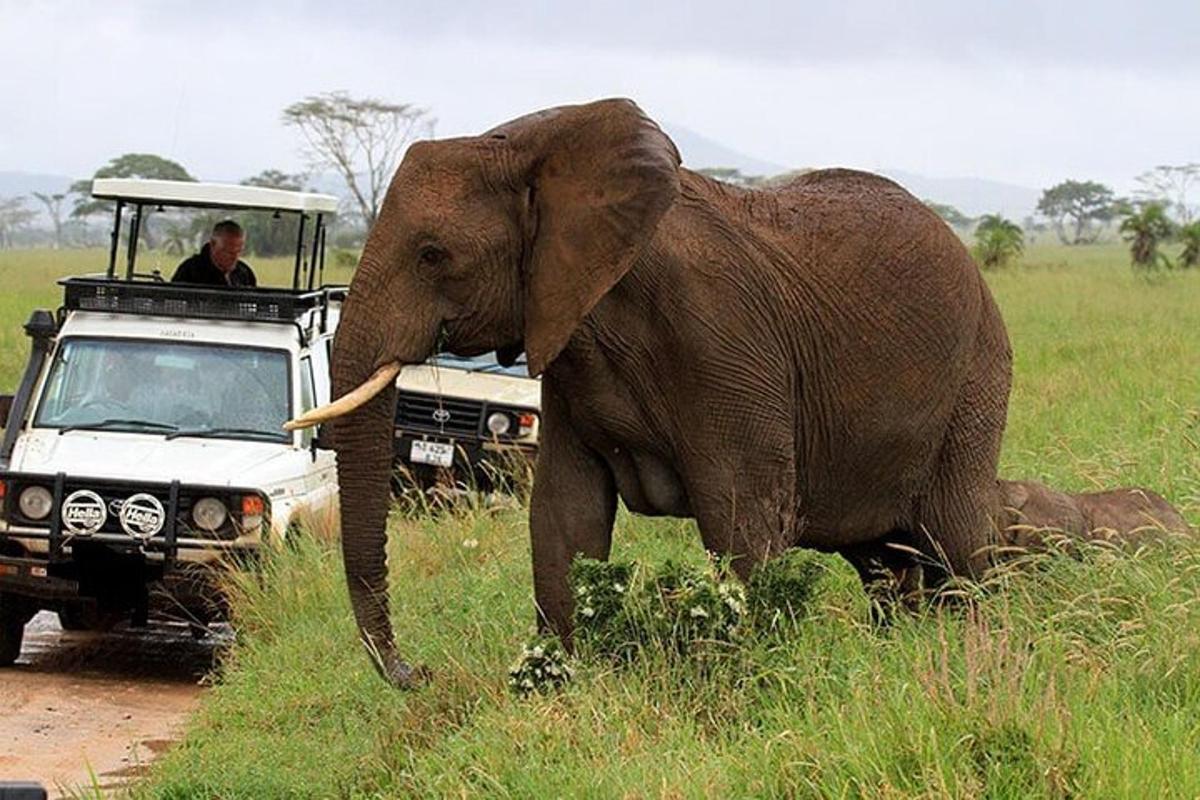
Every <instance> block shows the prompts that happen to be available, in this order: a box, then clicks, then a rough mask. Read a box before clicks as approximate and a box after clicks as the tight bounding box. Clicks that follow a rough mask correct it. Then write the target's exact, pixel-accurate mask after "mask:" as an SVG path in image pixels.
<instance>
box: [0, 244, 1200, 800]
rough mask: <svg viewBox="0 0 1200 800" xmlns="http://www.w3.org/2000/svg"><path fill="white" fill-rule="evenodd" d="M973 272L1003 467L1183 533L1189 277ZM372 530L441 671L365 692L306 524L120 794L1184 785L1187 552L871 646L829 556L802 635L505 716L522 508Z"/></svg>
mask: <svg viewBox="0 0 1200 800" xmlns="http://www.w3.org/2000/svg"><path fill="white" fill-rule="evenodd" d="M4 257H7V256H4ZM0 270H5V271H7V270H8V267H6V266H4V262H3V261H0ZM988 280H989V282H990V284H991V286H992V287H993V290H994V292H995V294H996V296H997V299H998V301H999V302H1000V304H1001V307H1002V311H1003V313H1004V316H1005V319H1006V321H1007V323H1008V328H1009V333H1010V336H1011V338H1012V341H1013V345H1014V349H1015V352H1016V365H1015V370H1016V376H1015V385H1014V390H1013V396H1012V400H1011V404H1010V417H1009V427H1008V432H1007V435H1006V439H1005V446H1004V451H1003V456H1002V468H1003V473H1004V474H1005V475H1006V476H1009V477H1028V478H1036V479H1041V480H1045V481H1048V482H1049V483H1051V484H1054V485H1056V486H1058V487H1061V488H1069V489H1088V488H1092V487H1095V486H1112V485H1118V484H1142V485H1148V486H1150V487H1152V488H1155V489H1157V490H1159V491H1162V492H1163V493H1164V494H1165V495H1167V496H1168V498H1170V499H1171V500H1172V501H1174V502H1176V503H1177V504H1179V505H1181V506H1182V507H1183V509H1184V511H1185V513H1186V514H1187V515H1188V516H1189V518H1190V519H1191V520H1192V521H1193V522H1196V521H1197V520H1198V519H1200V517H1198V515H1197V512H1198V511H1200V487H1198V486H1197V474H1198V470H1197V467H1198V466H1200V458H1198V455H1197V442H1200V433H1198V432H1197V431H1196V427H1197V424H1198V420H1200V401H1198V400H1197V397H1198V396H1200V395H1198V392H1197V390H1198V389H1200V386H1198V381H1200V369H1198V367H1200V324H1198V323H1200V276H1197V275H1192V274H1188V273H1180V274H1175V275H1170V276H1168V277H1167V278H1166V279H1165V280H1163V281H1161V282H1159V283H1153V284H1151V283H1147V282H1145V281H1140V280H1138V279H1136V278H1135V277H1134V276H1133V275H1132V274H1131V272H1130V270H1129V268H1128V264H1127V259H1126V254H1125V252H1124V250H1123V248H1121V247H1119V246H1098V247H1081V248H1059V247H1054V246H1044V245H1038V246H1033V247H1031V248H1030V249H1029V251H1027V253H1026V254H1025V257H1024V263H1023V264H1022V265H1020V266H1015V267H1010V268H1008V269H1006V270H1002V271H999V272H998V273H996V274H993V275H989V276H988ZM26 285H27V287H28V288H29V291H30V292H31V293H32V292H33V291H34V290H35V289H37V287H36V286H34V284H32V283H30V284H26ZM6 301H7V298H6ZM26 314H27V311H22V313H21V314H20V315H18V316H19V317H20V318H23V317H24V316H25V315H26ZM19 321H21V319H18V320H17V322H19ZM13 324H16V323H13ZM3 333H7V332H6V331H4V330H0V334H3ZM3 374H7V373H3ZM389 528H390V531H391V541H390V545H389V555H390V558H389V564H390V567H391V574H392V584H391V585H392V605H393V619H394V621H395V624H396V631H397V637H398V640H399V643H400V647H401V649H402V651H403V652H404V653H405V654H406V655H408V656H409V657H410V658H412V659H413V660H415V661H418V662H421V663H424V664H426V665H428V666H430V667H431V668H432V670H433V672H434V675H435V679H434V682H433V683H432V684H431V685H430V686H429V687H427V688H425V689H422V690H420V691H416V692H410V693H399V692H396V691H394V690H392V689H390V688H388V687H387V686H385V685H383V684H382V682H381V681H380V680H379V679H378V678H377V677H376V675H375V673H374V671H373V669H372V668H371V666H370V663H369V662H368V660H367V658H366V656H365V655H364V654H363V653H362V651H361V647H360V646H359V644H358V643H357V641H356V636H355V631H354V629H353V622H352V616H351V613H350V609H349V605H348V601H347V599H346V596H347V595H346V591H345V585H344V579H343V577H342V573H341V564H340V556H339V554H338V551H337V548H336V545H335V543H334V542H333V541H332V538H333V537H332V536H330V535H329V534H328V532H327V531H325V530H324V529H323V528H322V527H321V526H319V525H318V526H317V527H316V529H315V530H314V531H313V532H312V533H311V535H310V536H308V537H306V538H303V539H301V540H300V541H298V542H296V543H295V545H294V546H293V547H291V548H290V549H287V550H284V551H280V552H278V553H273V554H272V555H271V556H270V557H269V558H268V559H267V561H266V563H265V564H264V565H263V569H262V570H261V571H260V572H257V573H254V574H243V575H237V576H235V577H234V578H233V580H232V592H233V596H234V613H235V624H236V626H237V630H238V637H237V643H236V644H235V645H234V646H233V648H232V649H231V651H230V652H229V653H228V655H227V656H226V658H225V659H224V661H223V663H222V665H221V667H220V670H219V673H218V675H217V676H216V677H215V683H216V685H215V688H214V689H213V690H212V692H211V694H210V696H209V699H208V702H207V703H206V704H205V706H204V708H203V709H202V710H201V711H200V712H199V713H198V715H197V716H196V717H195V719H193V720H192V723H191V725H190V726H189V729H188V731H187V734H186V736H185V738H184V740H183V741H182V742H181V743H180V745H179V746H177V747H176V748H175V749H173V750H172V751H171V752H169V753H168V754H167V755H166V756H165V758H164V759H163V760H162V761H160V762H158V763H157V764H156V765H155V766H154V769H153V774H152V777H151V778H150V780H149V781H148V782H147V783H145V784H143V785H141V786H140V787H138V788H137V789H136V791H135V793H136V794H138V795H140V796H146V797H172V798H174V797H223V798H234V797H247V798H249V797H255V798H258V797H339V796H340V797H349V796H353V797H393V796H396V797H520V798H525V797H535V796H537V797H566V796H571V797H574V796H580V797H597V798H600V797H604V798H607V797H726V796H740V797H871V798H875V797H904V798H915V797H969V798H975V797H980V798H982V797H997V798H999V797H1011V798H1024V797H1131V798H1132V797H1195V796H1197V795H1200V759H1197V758H1196V757H1195V754H1196V752H1197V750H1198V748H1200V545H1197V544H1196V543H1194V542H1192V541H1187V540H1185V541H1173V542H1168V543H1166V544H1162V545H1156V546H1153V547H1147V548H1145V549H1143V550H1141V551H1139V552H1137V553H1132V554H1128V553H1120V552H1117V551H1115V550H1113V549H1111V548H1108V547H1104V546H1099V545H1097V546H1094V547H1088V548H1085V550H1084V552H1083V554H1082V557H1080V558H1078V559H1072V558H1066V557H1055V556H1039V557H1037V558H1035V559H1031V562H1032V563H1030V564H1027V565H1025V566H1024V568H1022V569H1007V570H1005V571H1003V572H1001V573H1000V574H998V575H997V576H995V577H994V578H993V579H992V581H993V583H994V584H995V585H994V586H993V587H992V590H991V591H988V592H985V593H982V594H981V596H980V597H979V599H977V600H975V601H972V602H970V603H965V604H964V605H962V606H961V607H958V608H952V609H930V610H928V611H926V612H924V613H921V614H919V615H916V616H912V617H901V618H900V619H898V620H896V622H895V624H894V625H892V626H891V627H890V628H888V629H884V630H879V629H876V628H873V627H872V626H871V625H870V624H869V614H868V608H867V602H866V599H865V597H864V596H863V593H862V591H861V589H860V587H859V586H858V583H857V579H856V578H855V577H854V575H853V573H852V571H851V570H849V569H848V568H847V567H846V566H845V565H844V564H843V563H841V562H840V561H839V560H838V559H836V558H834V557H829V558H828V559H827V564H828V567H829V572H830V575H829V577H828V578H827V579H826V580H825V581H824V582H823V583H822V587H823V589H822V592H821V593H820V595H819V596H818V597H817V598H815V600H814V601H813V602H814V603H816V605H817V613H816V615H815V616H814V618H812V619H810V620H808V621H807V622H805V623H803V624H801V625H799V626H798V627H797V628H796V629H795V630H794V631H793V632H792V633H791V635H789V636H786V637H775V638H764V639H761V640H755V641H752V642H748V643H744V644H743V645H741V646H738V647H734V648H731V649H729V650H728V652H727V653H726V654H725V655H724V657H722V658H720V659H716V660H712V659H708V660H705V661H703V662H697V661H694V660H689V659H679V658H671V657H668V656H667V655H665V654H657V655H656V654H655V653H654V652H653V651H652V650H651V651H647V652H646V653H645V654H644V656H643V657H641V658H639V659H637V660H635V661H634V662H633V663H631V664H628V665H624V666H619V667H618V666H613V665H610V664H607V663H591V662H589V663H583V664H581V665H579V668H578V671H577V674H576V676H575V679H574V680H573V681H572V683H571V684H570V685H569V686H568V687H567V688H566V689H565V690H564V691H562V692H560V693H556V694H550V695H545V696H542V695H535V696H532V697H530V698H525V699H521V698H517V697H515V696H513V695H512V694H510V692H509V691H508V687H507V673H506V668H507V666H508V665H509V664H510V663H511V661H512V659H513V657H514V656H515V655H517V654H518V652H519V651H520V648H521V646H522V644H524V643H525V642H526V641H528V639H529V637H530V635H531V634H532V632H533V612H532V589H531V587H532V579H531V575H530V567H529V552H528V551H529V546H528V538H527V525H526V515H525V511H524V509H522V508H519V507H518V508H513V507H505V506H486V505H483V504H478V503H476V504H465V505H460V506H452V507H450V508H449V509H447V508H442V507H438V508H428V509H424V510H423V511H422V513H413V511H412V509H407V510H400V509H398V510H397V512H396V513H395V514H394V515H393V518H392V520H391V521H390V523H389ZM614 557H615V558H619V559H626V560H629V559H633V560H640V561H643V562H654V563H661V562H663V561H666V560H667V559H673V560H676V561H685V562H691V563H700V562H701V560H702V559H703V558H704V555H703V553H702V552H701V549H700V547H699V542H698V535H697V533H696V530H695V526H694V525H693V524H692V523H690V522H683V521H677V520H650V519H645V518H638V517H634V516H631V515H629V514H626V513H624V512H623V511H622V512H621V513H620V514H619V515H618V522H617V530H616V532H615V534H614Z"/></svg>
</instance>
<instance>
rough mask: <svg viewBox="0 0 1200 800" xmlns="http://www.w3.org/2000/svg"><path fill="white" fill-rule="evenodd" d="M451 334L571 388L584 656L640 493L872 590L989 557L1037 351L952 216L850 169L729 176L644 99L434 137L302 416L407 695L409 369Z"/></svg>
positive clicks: (462, 350) (559, 393)
mask: <svg viewBox="0 0 1200 800" xmlns="http://www.w3.org/2000/svg"><path fill="white" fill-rule="evenodd" d="M439 349H445V350H448V351H449V352H452V353H455V354H459V355H463V356H472V355H477V354H482V353H486V352H491V351H495V352H496V353H497V355H498V357H500V358H501V359H502V360H511V359H512V358H513V357H515V356H516V355H519V354H520V353H521V352H525V354H526V357H527V361H528V366H529V370H530V373H531V374H533V375H541V376H542V388H541V393H542V414H543V419H542V427H541V446H540V452H539V454H538V459H537V464H536V470H535V478H534V486H533V490H532V496H531V500H530V515H529V528H530V539H531V549H532V559H533V584H534V586H533V589H534V595H535V600H536V603H535V605H536V618H537V622H538V625H539V628H540V629H541V630H543V631H549V632H553V633H557V634H558V635H560V636H561V637H562V639H563V641H564V643H566V644H567V646H568V647H569V646H570V643H571V633H572V608H573V606H572V598H571V594H570V591H569V589H568V585H567V570H568V566H569V564H570V562H571V560H572V559H573V558H574V557H575V556H577V555H580V554H582V555H584V556H587V557H591V558H598V559H605V558H607V557H608V555H609V552H610V548H611V544H612V529H613V523H614V514H615V513H616V510H617V505H618V499H620V501H623V502H624V504H625V506H626V507H627V508H628V509H629V510H630V511H631V512H634V513H637V514H647V515H667V516H676V517H689V518H694V519H695V520H696V522H697V526H698V528H699V532H700V536H701V539H702V542H703V544H704V546H705V547H706V548H707V549H708V550H709V551H711V552H714V553H721V554H727V555H729V556H730V557H731V558H732V562H733V567H734V569H735V570H736V571H737V572H738V573H739V574H741V575H742V576H745V575H746V574H748V573H749V571H750V570H751V569H752V568H753V567H754V566H755V565H757V564H760V563H762V562H763V561H764V560H766V559H769V558H770V557H772V556H773V555H776V554H778V553H780V552H781V551H783V550H785V549H787V548H791V547H794V546H804V547H809V548H815V549H818V550H823V551H827V552H836V553H840V554H842V555H843V556H845V557H846V558H847V559H848V560H849V561H850V562H851V564H853V565H854V566H855V568H856V569H858V571H859V573H860V574H861V575H862V577H863V579H864V582H866V581H868V580H875V578H876V577H877V572H878V570H880V569H884V570H889V571H891V572H892V573H893V574H894V575H895V576H896V579H897V580H899V581H901V582H902V583H904V585H910V584H912V582H913V581H914V580H918V579H919V580H921V581H925V582H927V585H936V584H938V583H939V582H941V581H944V580H945V579H946V577H948V576H950V575H966V576H973V575H978V574H979V573H980V572H981V570H983V569H985V568H986V567H987V566H988V564H989V563H990V556H989V555H988V551H989V548H992V547H993V546H994V545H995V544H996V528H995V525H994V520H995V517H996V515H997V514H998V513H999V500H998V496H997V491H996V477H997V461H998V457H999V449H1000V440H1001V436H1002V434H1003V431H1004V427H1005V422H1006V415H1007V406H1008V396H1009V389H1010V386H1011V381H1012V351H1011V347H1010V345H1009V341H1008V335H1007V332H1006V330H1005V327H1004V323H1003V321H1002V319H1001V316H1000V313H999V311H998V309H997V306H996V304H995V302H994V300H993V298H992V296H991V293H990V292H989V290H988V287H987V286H986V284H985V283H984V281H983V280H982V278H981V275H980V272H979V270H978V268H977V267H976V265H975V263H974V262H973V261H972V260H971V258H970V256H969V255H968V254H967V251H966V249H965V248H964V246H963V244H962V242H961V241H960V240H959V239H958V237H957V236H955V234H954V233H953V232H952V231H951V230H950V229H949V228H948V227H947V226H946V225H945V224H944V223H943V222H942V221H941V220H940V219H939V218H938V216H937V215H936V214H934V213H933V212H932V211H930V210H929V209H928V208H927V207H926V206H925V205H924V204H923V203H921V202H920V201H918V200H917V199H916V198H914V197H913V196H912V195H910V194H909V193H908V192H907V191H905V190H904V189H903V188H902V187H900V186H899V185H898V184H896V183H894V182H892V181H890V180H888V179H886V178H883V177H880V176H877V175H873V174H869V173H865V172H859V171H854V170H848V169H824V170H819V171H814V172H809V173H807V174H803V175H801V176H799V177H797V178H796V179H795V180H793V181H791V182H790V183H788V184H787V185H785V186H781V187H778V188H774V189H770V190H748V189H744V188H739V187H735V186H731V185H727V184H724V183H720V182H718V181H715V180H711V179H709V178H707V177H705V176H703V175H701V174H699V173H697V172H694V171H692V170H689V169H687V168H684V167H683V166H682V165H681V159H680V156H679V153H678V151H677V149H676V147H675V145H674V143H673V142H672V141H671V139H670V138H669V137H668V136H667V135H666V134H665V133H663V131H662V130H661V129H660V128H659V126H658V125H657V124H655V123H654V122H653V121H652V120H651V119H650V118H649V117H648V116H647V115H646V114H644V113H643V112H642V110H641V109H640V108H639V107H638V106H637V105H636V104H635V103H634V102H632V101H630V100H625V99H607V100H600V101H596V102H592V103H587V104H582V105H574V106H561V107H556V108H551V109H548V110H543V111H540V112H536V113H533V114H530V115H527V116H523V117H520V118H518V119H515V120H512V121H510V122H507V123H505V124H502V125H500V126H499V127H496V128H494V129H492V130H490V131H487V132H485V133H483V134H481V135H478V136H468V137H461V138H452V139H444V140H435V141H422V142H417V143H415V144H413V145H412V146H411V147H410V148H409V150H408V151H407V152H406V154H405V156H404V158H403V160H402V162H401V164H400V166H399V168H398V169H397V171H396V173H395V175H394V177H393V179H392V181H391V183H390V185H389V188H388V190H387V193H386V195H385V199H384V202H383V205H382V208H381V210H380V213H379V216H378V219H377V222H376V223H375V225H374V226H373V227H372V229H371V231H370V233H369V236H368V239H367V242H366V245H365V247H364V250H363V253H362V257H361V260H360V262H359V265H358V267H357V270H356V272H355V274H354V277H353V281H352V283H351V285H350V290H349V296H348V297H347V299H346V302H345V305H344V308H343V311H342V315H341V321H340V324H339V328H338V331H337V334H336V338H335V342H334V346H333V354H332V373H333V386H334V397H335V398H338V399H337V400H335V401H334V402H333V403H332V404H330V405H329V406H327V407H323V408H321V409H317V410H316V411H314V412H310V414H308V415H305V416H304V417H302V418H300V419H298V420H296V421H294V422H293V423H292V424H293V425H312V424H317V423H319V422H323V421H327V420H328V421H329V426H328V429H329V430H330V431H331V435H332V439H333V442H334V447H335V448H336V450H337V453H338V479H339V482H340V491H341V509H342V510H341V515H342V516H341V524H342V542H343V545H342V547H343V557H344V565H345V571H346V575H347V578H348V582H349V590H350V593H351V600H352V605H353V608H354V613H355V617H356V621H357V624H358V627H359V631H360V635H361V636H362V638H363V641H364V643H365V644H366V646H367V648H368V650H369V651H370V652H371V653H372V654H373V655H374V657H375V662H376V666H377V668H378V669H379V670H380V671H381V673H382V674H383V675H384V677H385V678H386V679H388V680H390V681H392V682H393V683H395V684H397V685H400V686H406V685H410V684H412V683H413V682H414V681H415V680H417V676H416V673H415V672H414V670H413V668H412V667H411V666H410V665H409V663H408V662H407V661H406V660H405V659H403V658H402V657H401V656H400V654H399V653H398V651H397V647H396V644H395V639H394V633H393V629H392V627H391V624H390V620H389V614H388V589H387V586H388V584H387V573H386V556H385V544H386V533H385V529H384V527H385V521H386V516H387V508H388V474H389V470H390V469H391V461H392V449H391V448H392V444H391V436H392V417H393V409H394V407H395V390H394V383H395V376H396V375H397V374H398V372H399V370H400V369H401V368H402V367H403V365H406V364H418V363H421V362H423V361H425V360H426V359H427V358H428V357H430V356H431V355H432V354H434V353H435V352H436V351H438V350H439ZM893 545H898V546H899V547H893ZM919 564H923V565H924V567H923V569H916V567H917V566H918V565H919Z"/></svg>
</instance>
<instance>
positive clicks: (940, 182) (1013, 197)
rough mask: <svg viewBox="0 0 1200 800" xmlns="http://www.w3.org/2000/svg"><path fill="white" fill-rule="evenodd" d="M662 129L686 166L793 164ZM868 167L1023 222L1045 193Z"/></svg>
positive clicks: (775, 171)
mask: <svg viewBox="0 0 1200 800" xmlns="http://www.w3.org/2000/svg"><path fill="white" fill-rule="evenodd" d="M663 128H664V130H666V132H667V135H668V136H670V137H671V138H672V139H673V140H674V142H675V146H676V147H678V148H679V154H680V156H681V157H682V158H683V164H684V166H686V167H688V168H689V169H704V168H706V167H732V168H734V169H737V170H738V171H739V172H741V173H742V174H743V175H747V176H753V175H757V176H762V177H770V176H772V175H779V174H780V173H783V172H788V171H789V170H790V169H793V167H785V166H783V165H781V164H775V163H772V162H770V161H766V160H765V159H761V158H756V157H754V156H751V155H747V154H745V153H741V152H738V151H737V150H734V149H732V148H729V147H726V146H725V145H723V144H721V143H720V142H717V141H714V140H712V139H709V138H708V137H706V136H702V135H701V134H698V133H696V132H695V131H693V130H690V129H688V128H685V127H684V126H682V125H675V124H673V123H669V122H668V123H665V124H664V125H663ZM827 166H853V165H849V164H845V165H840V164H830V165H827ZM858 168H861V167H858ZM867 171H868V172H876V173H879V174H880V175H886V176H887V177H889V178H891V179H892V180H894V181H896V183H899V184H900V185H901V186H903V187H904V188H905V189H908V191H910V192H912V193H913V194H914V195H916V196H917V197H918V198H920V199H922V200H929V201H933V202H937V203H945V204H947V205H951V206H954V207H955V208H957V209H958V210H959V211H961V212H963V213H964V214H966V215H967V216H969V217H978V216H982V215H983V214H995V213H999V214H1003V215H1004V216H1006V217H1008V218H1010V219H1012V220H1015V221H1016V222H1018V223H1020V222H1021V221H1022V220H1024V219H1025V217H1027V216H1029V215H1030V214H1033V213H1034V211H1035V209H1036V208H1037V203H1038V199H1039V198H1040V197H1041V194H1042V193H1041V190H1039V189H1033V188H1030V187H1028V186H1019V185H1017V184H1013V183H1005V182H1003V181H994V180H989V179H987V178H975V177H953V178H934V177H929V176H927V175H918V174H917V173H915V172H908V171H907V170H902V169H891V168H878V167H877V168H874V169H867Z"/></svg>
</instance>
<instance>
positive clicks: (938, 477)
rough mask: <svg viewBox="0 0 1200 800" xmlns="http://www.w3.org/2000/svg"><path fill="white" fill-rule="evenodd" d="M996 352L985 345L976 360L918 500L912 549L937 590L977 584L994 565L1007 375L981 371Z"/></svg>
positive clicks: (993, 370)
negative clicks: (923, 557)
mask: <svg viewBox="0 0 1200 800" xmlns="http://www.w3.org/2000/svg"><path fill="white" fill-rule="evenodd" d="M993 349H995V343H990V346H989V343H987V342H984V343H983V346H981V348H980V350H979V354H978V355H977V356H976V370H975V374H976V375H983V376H987V377H986V378H985V379H983V380H976V379H972V380H968V382H967V383H966V384H965V385H964V387H963V390H962V392H961V393H960V396H959V400H958V405H957V406H956V408H955V410H954V413H953V414H952V415H951V418H950V424H949V426H948V427H947V431H946V437H945V439H944V440H943V442H942V449H941V452H940V453H939V456H938V461H937V464H936V467H935V470H934V473H933V476H932V480H931V482H930V484H929V487H928V489H927V491H926V492H925V493H924V494H923V495H922V496H920V497H918V498H917V500H916V503H915V506H914V511H915V514H914V520H913V523H914V524H913V527H912V535H913V544H914V546H915V547H916V548H917V549H919V550H921V551H922V552H923V553H925V554H927V555H928V556H929V557H930V559H932V560H934V561H935V562H936V563H937V564H940V565H942V566H944V568H945V573H946V574H945V575H944V576H942V577H940V578H939V577H938V576H936V575H933V574H931V573H932V572H933V571H931V570H930V569H926V570H925V571H926V582H927V583H928V584H930V585H931V586H935V585H936V584H938V583H939V582H941V580H942V579H943V578H944V577H948V576H949V575H956V576H963V577H968V578H979V577H980V576H981V575H982V574H983V572H984V571H985V570H986V569H987V568H988V567H989V566H990V565H991V564H992V562H993V559H994V558H995V547H996V545H997V544H998V538H999V537H998V531H997V528H996V520H997V519H999V514H1000V496H999V492H998V490H997V487H996V469H997V465H998V462H999V459H1000V438H1001V436H1002V435H1003V432H1004V423H1005V417H1006V412H1007V397H1008V387H1009V378H1008V373H1007V372H1003V373H1001V374H997V370H995V369H988V368H985V367H984V366H983V362H985V361H986V360H987V359H988V358H995V357H996V356H989V355H988V353H989V352H990V351H991V350H993Z"/></svg>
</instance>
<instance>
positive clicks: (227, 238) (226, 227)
mask: <svg viewBox="0 0 1200 800" xmlns="http://www.w3.org/2000/svg"><path fill="white" fill-rule="evenodd" d="M208 245H209V246H208V251H209V256H210V258H212V261H213V263H214V264H216V265H217V267H218V268H219V269H220V270H221V271H222V272H230V271H232V270H233V268H234V267H235V266H237V262H238V258H240V257H241V255H242V248H243V247H245V246H246V233H245V232H244V231H243V230H242V226H241V225H238V224H237V223H236V222H234V221H233V220H231V219H227V220H224V221H223V222H218V223H217V224H216V225H214V226H213V232H212V238H210V239H209V240H208Z"/></svg>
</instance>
